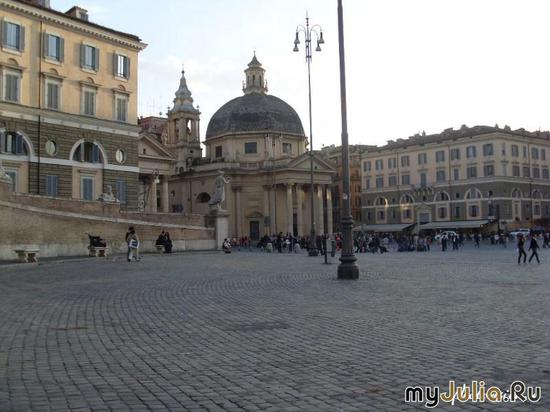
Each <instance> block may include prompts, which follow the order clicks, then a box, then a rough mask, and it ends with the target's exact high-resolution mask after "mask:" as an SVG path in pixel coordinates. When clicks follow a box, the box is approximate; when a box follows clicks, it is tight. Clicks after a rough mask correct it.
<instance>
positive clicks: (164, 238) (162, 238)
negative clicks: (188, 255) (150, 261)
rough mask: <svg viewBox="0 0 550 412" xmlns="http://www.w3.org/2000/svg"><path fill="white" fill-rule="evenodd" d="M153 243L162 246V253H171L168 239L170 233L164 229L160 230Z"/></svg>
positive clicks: (170, 240)
mask: <svg viewBox="0 0 550 412" xmlns="http://www.w3.org/2000/svg"><path fill="white" fill-rule="evenodd" d="M155 245H157V246H162V247H164V253H172V239H170V233H168V232H165V231H164V230H163V231H162V232H160V235H159V237H158V238H157V241H156V242H155Z"/></svg>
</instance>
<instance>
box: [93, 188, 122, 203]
mask: <svg viewBox="0 0 550 412" xmlns="http://www.w3.org/2000/svg"><path fill="white" fill-rule="evenodd" d="M97 200H100V201H102V202H105V203H117V202H118V201H119V200H118V199H117V198H116V197H115V195H114V194H113V187H112V186H111V185H107V186H105V192H104V193H102V194H101V196H99V199H97Z"/></svg>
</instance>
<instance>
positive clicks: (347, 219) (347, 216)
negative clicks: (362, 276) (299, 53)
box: [338, 0, 359, 279]
mask: <svg viewBox="0 0 550 412" xmlns="http://www.w3.org/2000/svg"><path fill="white" fill-rule="evenodd" d="M338 48H339V50H340V105H341V112H342V172H343V173H342V175H343V176H342V177H343V179H344V182H343V183H344V184H343V193H342V199H343V201H344V210H343V211H342V216H341V221H342V224H341V226H342V237H343V239H342V240H343V241H342V254H341V256H340V264H339V265H338V279H358V278H359V267H358V266H357V258H356V257H355V254H354V253H353V239H352V227H353V217H352V216H351V206H350V190H349V188H350V178H349V148H348V114H347V105H346V61H345V56H344V16H343V10H342V0H338Z"/></svg>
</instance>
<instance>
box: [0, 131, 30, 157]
mask: <svg viewBox="0 0 550 412" xmlns="http://www.w3.org/2000/svg"><path fill="white" fill-rule="evenodd" d="M0 152H2V153H10V154H14V155H26V154H27V146H26V145H25V141H24V140H23V136H21V135H20V134H18V133H13V132H8V133H5V132H2V133H1V134H0Z"/></svg>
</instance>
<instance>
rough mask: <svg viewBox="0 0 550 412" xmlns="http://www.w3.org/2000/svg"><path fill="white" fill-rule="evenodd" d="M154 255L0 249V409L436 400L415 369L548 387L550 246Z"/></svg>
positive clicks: (545, 405)
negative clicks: (423, 390) (6, 262)
mask: <svg viewBox="0 0 550 412" xmlns="http://www.w3.org/2000/svg"><path fill="white" fill-rule="evenodd" d="M541 257H542V261H543V263H542V264H541V265H534V264H533V265H526V266H518V265H517V264H515V252H514V250H513V248H509V249H507V250H504V249H500V248H497V247H490V246H485V247H482V248H481V249H480V250H476V249H474V248H471V247H468V246H467V247H465V248H464V249H463V250H460V251H459V252H447V253H442V252H439V251H434V252H431V253H388V254H384V255H371V254H368V255H360V256H358V259H359V264H360V267H361V269H362V271H363V274H362V276H361V279H360V280H359V281H355V282H339V281H336V280H335V274H336V268H337V265H336V263H337V261H336V260H334V262H333V263H334V264H333V265H330V266H326V265H323V264H322V263H321V262H322V261H321V260H320V259H316V258H309V257H307V256H305V254H297V255H296V254H282V255H279V254H261V253H256V252H237V253H232V254H230V255H225V254H217V253H210V254H205V253H196V254H185V255H173V256H165V255H163V256H160V255H154V256H153V255H145V256H144V257H143V260H142V262H141V263H140V264H137V263H136V264H127V262H122V261H118V260H116V259H114V260H90V261H86V262H82V261H75V262H71V261H67V262H64V263H57V262H47V263H45V264H40V265H38V266H35V265H33V266H32V267H31V266H24V265H23V266H17V267H12V266H9V267H1V266H0V296H1V297H2V299H0V410H2V411H4V410H6V411H11V410H13V411H29V410H30V411H33V410H36V411H43V410H71V409H72V410H80V411H87V410H92V411H101V410H115V411H119V410H132V411H136V410H137V411H139V410H144V411H145V410H147V411H150V410H197V411H204V410H212V411H218V410H226V411H233V410H235V411H237V410H248V411H259V410H274V411H337V410H342V411H371V410H372V411H383V410H388V411H395V410H424V405H423V404H420V403H410V404H407V403H405V402H404V401H403V399H404V390H405V387H406V386H408V385H421V386H427V385H439V386H441V387H442V388H446V387H447V385H448V381H449V379H455V380H456V381H457V382H460V383H469V382H470V381H471V380H473V379H483V380H484V381H485V382H486V383H487V385H488V386H490V385H496V386H498V387H501V388H506V386H507V385H510V384H511V383H512V382H513V381H514V380H518V379H520V380H525V381H526V382H527V383H529V384H532V385H539V386H542V392H543V399H542V401H541V402H539V403H538V404H525V405H521V404H508V405H490V404H471V403H470V404H459V403H458V404H455V405H454V406H450V405H446V404H443V405H441V406H440V409H441V410H517V411H522V410H548V409H549V408H550V404H549V401H548V400H547V399H546V397H545V395H546V394H548V393H549V391H550V368H549V367H548V359H550V346H549V345H548V342H549V341H550V328H549V324H548V319H549V318H550V299H548V296H550V279H549V277H550V265H548V263H546V262H548V261H550V253H548V251H547V250H542V251H541Z"/></svg>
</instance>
